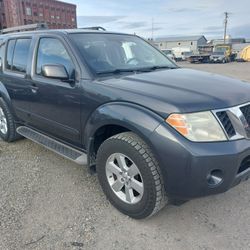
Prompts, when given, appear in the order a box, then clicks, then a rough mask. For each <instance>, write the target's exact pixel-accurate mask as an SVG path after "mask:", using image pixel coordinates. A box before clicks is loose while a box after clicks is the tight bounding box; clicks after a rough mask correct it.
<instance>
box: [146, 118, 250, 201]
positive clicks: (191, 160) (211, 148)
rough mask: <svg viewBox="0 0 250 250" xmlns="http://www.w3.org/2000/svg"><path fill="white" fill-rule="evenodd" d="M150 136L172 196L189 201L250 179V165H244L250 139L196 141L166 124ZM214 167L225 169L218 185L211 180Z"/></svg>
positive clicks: (168, 190) (169, 194)
mask: <svg viewBox="0 0 250 250" xmlns="http://www.w3.org/2000/svg"><path fill="white" fill-rule="evenodd" d="M149 139H150V142H151V144H152V147H153V150H154V153H155V155H156V157H157V159H158V161H159V164H160V167H161V171H162V174H163V177H164V183H165V187H166V192H167V195H168V197H169V198H172V199H180V200H189V199H192V198H196V197H201V196H207V195H212V194H217V193H222V192H225V191H227V190H228V189H230V188H231V187H233V186H235V185H237V184H239V183H240V182H241V181H244V180H247V179H248V178H250V164H249V166H248V165H247V167H245V166H244V168H242V163H243V162H246V159H248V158H249V159H250V140H246V139H244V140H237V141H226V142H212V143H194V142H190V141H188V140H187V139H185V138H184V137H182V136H181V135H180V134H178V133H177V132H176V131H175V130H174V129H172V128H171V127H169V126H168V125H166V124H165V123H164V124H162V125H160V126H159V127H158V128H157V129H156V130H155V131H154V132H153V133H152V135H151V137H150V138H149ZM247 164H248V163H247ZM240 167H241V169H240ZM242 169H243V171H242ZM214 170H216V171H217V170H218V171H220V172H221V177H222V181H221V182H220V183H219V184H217V185H211V183H209V176H210V174H211V172H212V171H214Z"/></svg>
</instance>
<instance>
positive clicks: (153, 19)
mask: <svg viewBox="0 0 250 250" xmlns="http://www.w3.org/2000/svg"><path fill="white" fill-rule="evenodd" d="M151 38H152V41H153V40H154V18H152V36H151Z"/></svg>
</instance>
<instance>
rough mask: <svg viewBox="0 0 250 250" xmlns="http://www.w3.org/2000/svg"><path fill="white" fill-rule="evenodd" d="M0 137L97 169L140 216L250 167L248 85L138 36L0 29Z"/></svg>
mask: <svg viewBox="0 0 250 250" xmlns="http://www.w3.org/2000/svg"><path fill="white" fill-rule="evenodd" d="M0 137H1V138H2V139H3V140H5V141H7V142H13V141H15V140H17V139H20V138H22V137H26V138H28V139H30V140H33V141H34V142H36V143H39V144H41V145H43V146H45V147H46V148H48V149H51V150H52V151H54V152H55V153H58V154H60V155H62V156H64V157H66V158H67V159H69V160H72V161H74V162H76V163H77V164H81V165H83V166H87V167H88V168H89V170H90V171H91V172H93V173H97V175H98V178H99V181H100V184H101V186H102V188H103V191H104V193H105V194H106V196H107V198H108V199H109V200H110V202H111V203H112V204H113V205H114V206H115V207H116V208H117V209H119V210H120V211H121V212H123V213H124V214H126V215H129V216H131V217H133V218H136V219H141V218H145V217H148V216H152V215H153V214H155V213H156V212H158V211H159V210H160V209H161V208H162V207H164V205H165V204H167V203H168V204H171V203H172V204H180V203H182V202H184V201H187V200H190V199H192V198H196V197H201V196H205V195H212V194H217V193H221V192H225V191H227V190H228V189H229V188H231V187H233V186H235V185H237V184H239V183H240V182H242V181H244V180H247V179H248V178H249V176H250V84H249V83H246V82H242V81H239V80H234V79H230V78H227V77H223V76H219V75H214V74H210V73H204V72H200V71H195V70H191V69H185V68H180V67H178V66H177V65H176V64H175V63H174V62H173V61H171V60H169V59H168V57H167V56H166V55H164V54H163V53H161V52H160V51H159V50H157V49H156V48H154V47H153V46H152V45H150V44H149V43H147V42H146V41H144V40H143V39H141V38H139V37H137V36H135V35H128V34H121V33H112V32H105V31H98V30H60V31H59V30H52V31H51V30H40V31H30V32H19V33H8V34H4V35H1V36H0Z"/></svg>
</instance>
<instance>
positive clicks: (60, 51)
mask: <svg viewBox="0 0 250 250" xmlns="http://www.w3.org/2000/svg"><path fill="white" fill-rule="evenodd" d="M50 64H52V65H56V64H60V65H63V66H64V67H65V68H66V70H67V72H68V74H69V77H70V79H75V75H76V71H77V67H76V62H75V61H74V57H73V56H72V54H71V53H70V51H69V49H68V48H67V44H66V43H65V41H64V40H63V39H61V38H59V37H40V39H39V41H38V45H37V54H36V57H35V63H34V69H33V70H32V71H33V72H32V76H31V82H30V87H31V89H32V95H33V96H32V99H31V100H32V102H31V103H30V109H29V116H30V124H31V125H32V126H33V127H35V128H37V129H39V130H41V131H43V132H46V133H47V134H49V135H51V136H53V137H57V138H59V139H62V140H64V141H67V142H69V143H71V144H75V145H76V144H77V146H80V142H81V136H80V135H81V133H80V131H81V122H80V121H81V119H80V117H81V112H80V111H81V103H80V99H81V94H80V93H81V91H80V85H79V82H78V81H77V80H75V81H73V82H72V81H70V82H65V81H62V80H60V79H51V78H46V77H44V76H43V74H42V66H43V65H50Z"/></svg>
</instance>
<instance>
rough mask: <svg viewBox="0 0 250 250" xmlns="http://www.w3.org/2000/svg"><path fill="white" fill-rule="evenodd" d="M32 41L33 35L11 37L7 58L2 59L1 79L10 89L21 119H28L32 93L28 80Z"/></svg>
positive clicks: (7, 47) (14, 105) (6, 52)
mask: <svg viewBox="0 0 250 250" xmlns="http://www.w3.org/2000/svg"><path fill="white" fill-rule="evenodd" d="M31 42H32V38H31V37H18V38H13V39H9V40H8V41H6V45H5V46H6V50H5V60H4V59H2V64H3V74H2V77H1V79H2V82H3V83H4V85H5V86H6V88H7V90H8V93H9V95H10V98H11V100H12V104H13V107H14V109H15V111H16V114H17V116H18V118H19V120H26V118H27V115H28V114H27V110H28V109H29V106H30V100H29V99H30V97H31V94H32V92H31V89H30V87H29V82H28V81H27V79H28V74H27V70H28V63H29V62H31V59H32V53H31V50H30V47H31Z"/></svg>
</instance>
